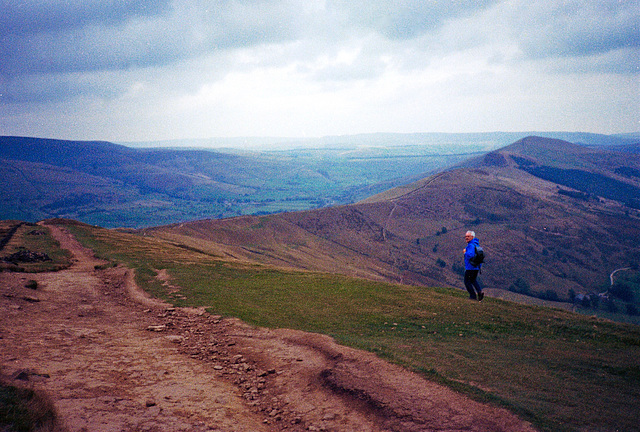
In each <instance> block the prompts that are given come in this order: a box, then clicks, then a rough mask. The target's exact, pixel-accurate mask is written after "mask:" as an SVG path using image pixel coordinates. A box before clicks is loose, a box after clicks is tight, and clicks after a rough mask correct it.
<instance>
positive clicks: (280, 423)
mask: <svg viewBox="0 0 640 432" xmlns="http://www.w3.org/2000/svg"><path fill="white" fill-rule="evenodd" d="M50 228H51V230H52V232H53V234H54V236H55V237H56V238H57V239H58V241H59V242H60V243H61V245H62V247H63V248H65V249H68V250H70V251H71V252H72V253H73V255H74V263H73V265H72V266H71V267H70V268H69V269H66V270H62V271H58V272H50V273H39V274H23V273H10V272H4V273H0V373H1V374H2V375H3V376H4V377H6V378H7V379H9V380H10V381H11V383H12V384H13V385H19V386H26V387H30V388H34V389H36V390H38V391H41V392H43V393H45V394H46V395H48V397H49V398H50V399H51V400H52V402H53V404H54V405H55V408H56V411H57V413H58V417H59V422H60V427H59V430H61V431H68V432H76V431H87V432H94V431H100V432H102V431H105V432H106V431H113V432H120V431H194V432H196V431H256V432H258V431H345V432H346V431H354V432H355V431H357V432H367V431H371V432H378V431H394V432H405V431H406V432H412V431H505V432H506V431H509V432H513V431H533V430H534V429H533V428H532V427H531V425H529V424H528V423H526V422H523V421H522V420H520V419H518V418H517V417H516V416H514V415H513V414H511V413H510V412H508V411H506V410H503V409H499V408H496V407H493V406H488V405H483V404H480V403H477V402H474V401H472V400H470V399H468V398H467V397H465V396H462V395H460V394H458V393H455V392H453V391H451V390H450V389H448V388H446V387H443V386H440V385H438V384H435V383H432V382H429V381H426V380H424V379H422V378H421V377H419V376H418V375H415V374H413V373H411V372H408V371H406V370H404V369H402V368H399V367H397V366H394V365H391V364H389V363H386V362H384V361H382V360H380V359H379V358H377V357H376V356H375V355H373V354H370V353H366V352H362V351H357V350H354V349H350V348H346V347H343V346H340V345H337V344H336V343H334V342H333V341H332V340H331V339H330V338H329V337H326V336H322V335H318V334H310V333H304V332H300V331H292V330H270V329H263V328H254V327H251V326H248V325H246V324H244V323H242V322H240V321H239V320H236V319H228V318H222V317H219V316H212V315H210V314H207V313H205V312H204V311H202V310H194V309H180V308H173V307H171V306H170V305H168V304H164V303H162V302H160V301H158V300H155V299H151V298H148V297H147V296H146V295H145V294H144V293H143V292H141V291H140V290H139V289H138V288H137V287H136V286H135V283H134V278H133V275H132V272H131V271H130V270H128V269H126V268H121V267H118V268H109V269H106V270H105V269H97V268H96V266H99V264H101V262H100V261H98V260H97V259H95V258H94V256H93V254H92V252H91V251H89V250H86V249H84V248H83V247H81V245H80V244H79V243H78V242H77V241H76V240H75V239H74V238H73V237H72V236H71V235H70V234H69V233H68V232H66V231H64V230H63V229H62V228H60V227H58V226H56V225H51V226H50ZM160 276H162V275H160ZM29 280H35V281H37V289H35V290H34V289H31V288H28V287H26V285H27V282H28V281H29Z"/></svg>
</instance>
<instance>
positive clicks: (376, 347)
mask: <svg viewBox="0 0 640 432" xmlns="http://www.w3.org/2000/svg"><path fill="white" fill-rule="evenodd" d="M73 228H74V231H75V232H76V233H77V234H78V238H79V239H80V240H81V241H82V242H84V243H85V244H87V245H88V246H90V247H92V248H94V249H95V250H96V251H97V253H98V254H100V255H101V256H103V257H105V258H108V259H110V260H113V261H118V262H123V263H126V264H127V265H129V266H131V267H133V268H136V269H137V278H138V283H140V284H141V286H143V287H144V288H145V289H147V290H148V291H149V292H151V293H152V294H154V295H156V296H159V297H163V298H166V299H168V300H170V301H172V302H173V303H174V304H176V305H179V306H207V307H209V308H210V309H209V310H210V311H211V312H214V313H216V314H222V315H225V316H234V317H239V318H241V319H243V320H244V321H246V322H248V323H251V324H254V325H258V326H266V327H286V328H294V329H300V330H305V331H312V332H319V333H324V334H328V335H330V336H332V337H334V338H336V340H337V341H338V342H340V343H342V344H345V345H349V346H352V347H356V348H360V349H365V350H369V351H372V352H375V353H377V354H378V355H379V356H381V357H383V358H385V359H388V360H390V361H392V362H395V363H398V364H400V365H403V366H405V367H407V368H409V369H411V370H414V371H417V372H418V373H421V374H423V375H424V376H425V377H426V378H428V379H432V380H437V381H439V382H441V383H444V384H446V385H448V386H450V387H452V388H454V389H456V390H458V391H461V392H463V393H465V394H467V395H469V396H471V397H473V398H475V399H478V400H481V401H485V402H490V403H493V404H498V405H501V406H504V407H507V408H508V409H510V410H512V411H514V412H515V413H517V414H518V415H520V416H522V417H523V418H525V419H527V420H529V421H531V422H533V423H534V424H535V425H536V426H538V427H539V428H541V429H543V430H548V431H578V430H585V429H588V430H598V431H601V430H602V431H615V430H625V431H631V430H638V416H637V413H636V407H637V405H638V403H639V402H640V360H639V359H640V328H638V327H637V326H630V325H624V324H616V323H613V322H610V321H605V320H600V319H595V318H590V317H585V316H583V315H579V314H573V313H570V312H566V311H561V310H555V309H548V308H537V307H531V306H525V305H520V304H516V303H511V302H505V301H500V300H496V299H486V300H485V301H484V302H483V303H477V302H472V301H469V300H468V299H467V298H466V297H467V296H466V293H465V292H463V291H459V290H452V289H445V288H425V287H415V286H404V285H394V284H385V283H375V282H371V281H366V280H361V279H352V278H347V277H343V276H336V275H328V274H319V273H303V272H285V271H278V270H273V269H269V268H265V267H258V266H239V265H233V264H230V263H225V262H221V261H218V260H215V259H214V258H213V257H210V256H207V255H204V254H199V253H197V252H194V251H189V250H186V249H182V248H177V247H173V246H171V245H168V244H166V243H162V242H160V241H157V240H154V239H151V238H144V237H137V236H132V235H126V234H122V233H118V232H114V231H108V230H102V229H88V228H86V227H82V226H79V225H78V226H75V227H73ZM159 269H166V270H167V271H168V273H169V274H170V276H171V278H172V280H171V283H172V284H173V285H177V286H180V287H181V288H182V290H181V291H180V293H179V294H180V296H175V295H172V294H171V293H170V292H168V291H167V290H166V288H165V287H164V286H163V285H162V283H161V282H160V281H158V280H157V278H156V277H155V276H156V272H157V270H159Z"/></svg>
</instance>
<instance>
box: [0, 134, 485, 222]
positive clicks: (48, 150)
mask: <svg viewBox="0 0 640 432" xmlns="http://www.w3.org/2000/svg"><path fill="white" fill-rule="evenodd" d="M470 152H471V153H473V154H480V153H482V147H481V148H480V150H478V148H476V147H475V145H465V146H463V147H461V148H458V147H451V146H440V145H431V144H429V145H421V146H420V145H405V146H403V145H400V144H399V143H398V142H393V146H385V145H377V146H367V145H365V146H358V145H355V144H354V145H351V144H345V145H341V146H338V147H331V148H326V149H313V148H299V149H289V150H277V151H275V150H274V151H261V152H258V151H252V152H249V151H242V150H238V149H237V150H230V149H227V150H225V151H224V152H221V151H213V150H203V149H166V148H153V149H151V148H136V149H134V148H129V147H126V146H123V145H118V144H113V143H108V142H101V141H92V142H86V141H64V140H53V139H42V138H27V137H0V173H2V174H3V175H2V177H0V190H1V191H3V195H2V196H1V197H0V219H8V218H19V219H22V220H26V221H30V222H35V221H37V220H40V219H45V218H51V217H65V218H72V219H77V220H79V221H82V222H86V223H90V224H95V225H100V226H104V227H143V226H153V225H162V224H168V223H172V222H178V221H187V220H195V219H202V218H223V217H230V216H237V215H243V214H268V213H274V212H281V211H295V210H305V209H312V208H318V207H324V206H328V205H337V204H345V203H350V202H355V201H358V200H360V199H362V198H365V197H367V196H370V195H372V194H375V193H378V192H381V191H383V190H386V189H388V188H390V187H394V186H397V185H399V184H403V183H406V182H407V181H408V180H406V179H407V178H411V177H414V176H423V175H425V173H430V172H435V171H438V170H440V169H442V168H444V167H446V166H449V165H451V164H453V163H456V162H460V161H462V160H464V159H466V158H468V157H469V154H470Z"/></svg>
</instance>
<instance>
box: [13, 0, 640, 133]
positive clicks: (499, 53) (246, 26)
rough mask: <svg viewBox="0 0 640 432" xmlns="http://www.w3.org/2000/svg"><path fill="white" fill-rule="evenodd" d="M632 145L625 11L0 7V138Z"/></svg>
mask: <svg viewBox="0 0 640 432" xmlns="http://www.w3.org/2000/svg"><path fill="white" fill-rule="evenodd" d="M491 131H504V132H512V131H518V132H519V131H581V132H593V133H604V134H613V133H626V132H637V131H640V0H629V1H626V0H620V1H616V0H582V1H573V0H545V1H531V0H513V1H492V0H450V1H433V0H432V1H430V0H422V1H419V0H404V1H403V0H173V1H172V0H150V1H142V0H58V1H54V0H21V1H15V0H0V135H21V136H37V137H48V138H59V139H78V140H94V139H99V140H107V141H115V142H131V141H152V140H168V139H191V138H194V139H195V138H211V137H258V136H261V137H267V136H268V137H322V136H329V135H350V134H360V133H374V132H396V133H417V132H452V133H461V132H491Z"/></svg>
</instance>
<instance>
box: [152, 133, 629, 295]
mask: <svg viewBox="0 0 640 432" xmlns="http://www.w3.org/2000/svg"><path fill="white" fill-rule="evenodd" d="M639 174H640V158H638V157H637V156H635V155H633V154H630V153H622V152H615V151H605V150H601V149H597V148H587V147H584V146H578V145H575V144H571V143H568V142H565V141H561V140H554V139H548V138H541V137H527V138H525V139H522V140H520V141H518V142H516V143H513V144H512V145H509V146H507V147H504V148H502V149H499V150H496V151H493V152H490V153H487V154H486V155H484V156H481V157H478V158H475V159H472V160H469V161H468V162H466V163H464V164H461V165H459V166H458V167H457V168H455V169H451V170H449V171H445V172H441V173H439V174H436V175H433V176H429V177H426V178H424V179H422V180H420V181H418V182H415V183H413V184H409V185H405V186H400V187H397V188H394V189H391V190H388V191H386V192H384V193H381V194H378V195H375V196H373V197H370V198H368V199H365V200H363V201H361V202H359V203H356V204H352V205H346V206H338V207H332V208H326V209H318V210H313V211H305V212H296V213H287V214H277V215H270V216H264V217H241V218H232V219H227V220H206V221H198V222H193V223H187V224H179V225H172V226H166V227H156V228H153V229H150V230H146V231H145V232H146V233H147V234H150V235H154V236H158V237H161V238H163V239H166V240H169V241H171V242H173V243H177V244H182V245H185V246H188V247H190V248H195V249H198V250H202V251H204V252H206V253H210V254H213V255H218V256H225V257H227V258H232V259H237V260H242V261H250V262H261V263H267V264H270V265H277V266H284V267H295V268H300V269H308V270H321V271H330V272H339V273H345V274H349V275H354V276H360V277H365V278H370V279H378V280H387V281H396V282H402V283H417V284H426V285H443V284H445V285H451V286H458V287H460V286H461V285H462V284H461V272H462V270H463V269H462V266H461V251H462V248H463V247H464V245H465V243H464V240H463V235H464V232H465V231H466V230H467V229H472V230H475V231H476V233H477V235H478V237H479V239H480V241H481V243H482V245H483V246H484V247H485V250H486V252H487V255H488V258H487V264H486V265H485V271H484V272H483V275H482V279H483V282H484V283H485V285H486V286H487V287H490V288H496V289H502V290H508V289H511V290H512V291H516V292H520V293H525V294H534V295H536V296H538V297H542V298H548V299H550V300H557V299H560V300H568V299H569V298H570V296H572V295H577V294H580V293H583V294H588V293H591V292H599V291H602V290H605V291H606V289H607V287H608V283H609V274H610V273H611V272H612V271H613V270H614V269H616V268H621V267H628V266H637V259H636V257H637V254H638V245H639V244H640V228H639V227H640V212H639V211H638V208H640V205H639V204H640V201H639V199H640V175H639Z"/></svg>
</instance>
